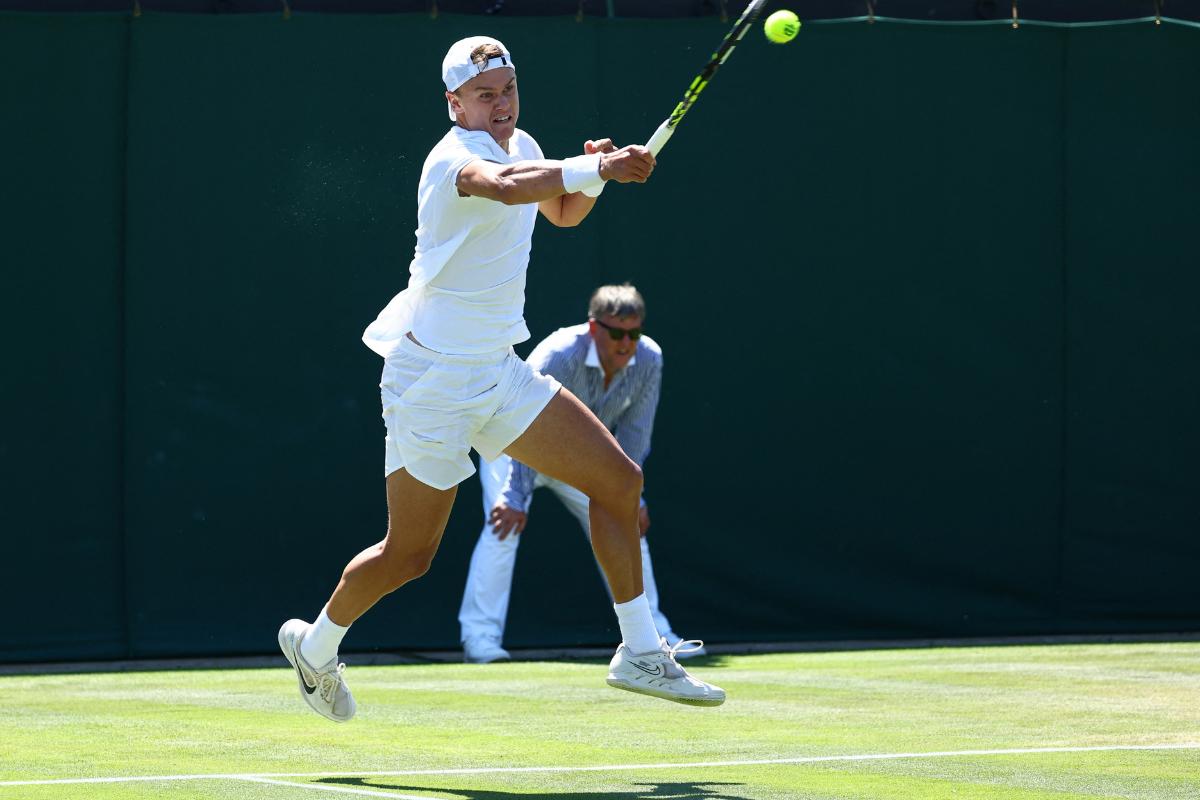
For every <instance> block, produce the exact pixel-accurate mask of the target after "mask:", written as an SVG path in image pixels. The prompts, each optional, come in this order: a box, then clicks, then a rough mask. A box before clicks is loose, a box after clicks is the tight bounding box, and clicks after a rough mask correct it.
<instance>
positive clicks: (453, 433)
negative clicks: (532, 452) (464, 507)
mask: <svg viewBox="0 0 1200 800" xmlns="http://www.w3.org/2000/svg"><path fill="white" fill-rule="evenodd" d="M560 388H562V384H561V383H559V382H558V381H556V380H555V379H554V378H551V377H549V376H548V375H542V374H541V373H540V372H537V371H536V370H534V369H533V367H531V366H529V365H528V364H526V363H525V362H524V361H523V360H521V359H520V358H518V357H517V354H516V353H514V352H513V350H512V348H511V347H509V348H507V349H505V350H499V351H496V352H493V353H488V354H485V355H478V356H451V355H444V354H442V353H436V352H434V351H433V350H429V349H427V348H424V347H421V346H420V345H419V344H417V343H416V342H414V341H412V340H411V339H409V338H407V337H405V338H404V339H402V340H401V341H400V344H399V346H398V347H397V348H396V349H395V351H394V352H393V353H392V354H391V355H390V356H388V357H387V359H386V360H385V361H384V364H383V377H382V378H381V379H380V382H379V389H380V394H381V398H382V400H383V421H384V423H385V424H386V426H387V439H386V440H385V445H386V448H387V453H386V456H385V459H384V475H391V474H392V473H393V472H395V471H396V470H398V469H400V468H401V467H403V468H404V469H407V470H408V472H409V474H410V475H412V476H413V477H414V478H416V479H417V480H419V481H421V482H422V483H425V484H428V485H429V486H432V487H434V488H435V489H449V488H450V487H452V486H457V485H458V484H459V483H461V482H462V481H463V480H465V479H466V478H469V477H471V475H472V474H474V472H475V465H474V464H472V463H471V458H470V455H469V454H470V450H471V448H472V447H474V448H475V449H476V450H478V451H479V454H480V455H481V456H483V457H484V458H485V459H487V460H488V461H494V460H495V459H496V458H498V457H499V456H500V454H501V453H502V452H503V451H504V448H506V447H508V446H509V445H510V444H512V443H513V442H514V441H515V440H516V439H517V437H519V436H520V435H521V434H522V433H524V432H525V431H526V429H527V428H529V426H530V425H531V424H533V421H534V420H535V419H537V416H538V414H540V413H542V409H544V408H545V407H546V405H547V404H548V403H549V402H550V400H551V399H552V398H553V397H554V395H555V394H557V393H558V390H559V389H560Z"/></svg>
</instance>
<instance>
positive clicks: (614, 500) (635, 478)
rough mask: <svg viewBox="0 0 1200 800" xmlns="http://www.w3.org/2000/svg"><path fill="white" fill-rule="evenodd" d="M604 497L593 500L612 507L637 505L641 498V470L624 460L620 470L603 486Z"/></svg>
mask: <svg viewBox="0 0 1200 800" xmlns="http://www.w3.org/2000/svg"><path fill="white" fill-rule="evenodd" d="M604 491H605V497H603V498H593V499H598V500H601V501H602V502H606V503H609V504H611V505H613V506H628V505H629V503H630V502H633V503H637V502H638V499H639V498H640V497H641V496H642V468H641V467H639V466H638V465H637V463H636V462H634V461H632V460H631V459H625V464H624V465H623V467H622V469H621V470H620V471H618V472H617V473H615V474H614V475H613V476H612V480H610V481H609V482H608V484H607V485H606V486H605V490H604Z"/></svg>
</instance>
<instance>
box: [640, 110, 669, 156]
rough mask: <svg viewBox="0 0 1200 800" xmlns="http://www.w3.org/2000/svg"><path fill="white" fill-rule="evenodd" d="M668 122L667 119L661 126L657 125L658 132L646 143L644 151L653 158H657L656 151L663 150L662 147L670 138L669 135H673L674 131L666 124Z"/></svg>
mask: <svg viewBox="0 0 1200 800" xmlns="http://www.w3.org/2000/svg"><path fill="white" fill-rule="evenodd" d="M670 121H671V120H669V119H665V120H663V124H662V125H659V126H658V130H656V131H655V132H654V135H652V136H651V137H650V141H648V142H646V149H647V150H649V151H650V155H652V156H654V157H655V158H658V151H659V150H662V149H663V145H664V144H666V143H667V140H668V139H670V138H671V134H673V133H675V129H674V128H672V127H670V126H669V124H668V123H670Z"/></svg>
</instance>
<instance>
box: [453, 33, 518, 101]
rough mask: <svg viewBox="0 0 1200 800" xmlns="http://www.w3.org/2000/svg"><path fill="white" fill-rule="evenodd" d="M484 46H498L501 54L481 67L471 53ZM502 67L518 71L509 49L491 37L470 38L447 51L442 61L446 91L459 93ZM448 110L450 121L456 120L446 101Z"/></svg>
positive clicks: (460, 40) (458, 42) (461, 40)
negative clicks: (470, 83) (462, 88)
mask: <svg viewBox="0 0 1200 800" xmlns="http://www.w3.org/2000/svg"><path fill="white" fill-rule="evenodd" d="M483 44H494V45H496V47H499V48H500V53H501V54H500V55H499V56H495V57H493V58H489V59H488V61H487V63H486V64H483V65H482V66H481V65H479V64H476V63H474V62H473V61H471V52H472V51H473V50H474V49H475V48H477V47H479V46H480V45H483ZM501 67H512V68H513V69H514V70H516V68H517V65H516V64H514V63H513V60H512V56H511V55H509V52H508V48H507V47H505V46H504V45H503V44H502V43H501V42H500V40H499V39H493V38H492V37H491V36H468V37H467V38H466V39H459V40H458V41H457V42H455V43H454V44H452V45H450V49H449V50H447V51H446V57H445V58H443V59H442V83H444V84H446V91H448V92H453V91H457V90H458V88H459V87H460V86H462V85H463V84H464V83H466V82H467V81H469V80H471V78H474V77H475V76H476V75H482V74H483V73H485V72H487V71H488V70H492V69H500V68H501ZM446 110H447V111H449V112H450V119H454V111H453V110H451V109H450V102H449V101H446Z"/></svg>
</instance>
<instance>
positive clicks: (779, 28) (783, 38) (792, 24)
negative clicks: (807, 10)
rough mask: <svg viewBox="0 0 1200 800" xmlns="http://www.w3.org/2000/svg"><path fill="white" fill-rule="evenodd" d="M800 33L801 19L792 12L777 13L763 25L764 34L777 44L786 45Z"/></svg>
mask: <svg viewBox="0 0 1200 800" xmlns="http://www.w3.org/2000/svg"><path fill="white" fill-rule="evenodd" d="M799 32H800V18H799V17H797V16H796V15H795V14H793V13H792V12H791V11H787V10H783V11H776V12H775V13H774V14H772V15H771V16H769V17H767V21H766V22H764V23H763V33H765V34H766V35H767V38H768V39H770V40H771V41H772V42H774V43H775V44H786V43H788V42H790V41H791V40H792V39H795V38H796V34H797V33H799Z"/></svg>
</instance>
